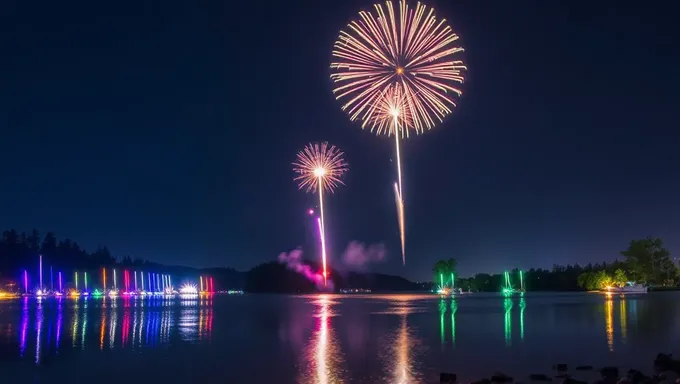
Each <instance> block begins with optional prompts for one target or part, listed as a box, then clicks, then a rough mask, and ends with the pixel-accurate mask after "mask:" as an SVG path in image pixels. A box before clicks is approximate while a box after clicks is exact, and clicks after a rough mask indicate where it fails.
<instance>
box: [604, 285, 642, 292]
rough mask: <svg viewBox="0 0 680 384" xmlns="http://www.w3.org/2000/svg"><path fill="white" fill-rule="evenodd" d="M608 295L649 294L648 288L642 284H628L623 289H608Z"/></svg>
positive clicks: (606, 290)
mask: <svg viewBox="0 0 680 384" xmlns="http://www.w3.org/2000/svg"><path fill="white" fill-rule="evenodd" d="M605 292H606V293H647V287H646V286H644V285H642V284H634V283H631V282H628V283H626V284H625V285H624V286H623V287H607V288H605Z"/></svg>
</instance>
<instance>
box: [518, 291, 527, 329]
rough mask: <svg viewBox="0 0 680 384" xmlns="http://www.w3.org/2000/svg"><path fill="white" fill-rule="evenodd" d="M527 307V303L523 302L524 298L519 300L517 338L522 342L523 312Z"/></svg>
mask: <svg viewBox="0 0 680 384" xmlns="http://www.w3.org/2000/svg"><path fill="white" fill-rule="evenodd" d="M526 307H527V303H526V302H525V301H524V297H522V298H521V299H519V337H520V339H521V340H524V310H525V309H526Z"/></svg>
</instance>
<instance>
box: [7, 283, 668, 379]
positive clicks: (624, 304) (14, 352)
mask: <svg viewBox="0 0 680 384" xmlns="http://www.w3.org/2000/svg"><path fill="white" fill-rule="evenodd" d="M677 340H680V294H677V293H650V294H647V295H640V296H627V297H619V296H614V297H606V296H603V295H599V294H527V295H526V296H524V297H520V296H516V297H513V298H503V297H500V296H498V295H491V294H489V295H485V294H472V295H465V296H463V297H461V298H457V299H454V300H452V299H444V300H442V299H440V298H439V297H437V296H434V295H355V296H344V295H313V296H260V295H245V296H215V297H214V298H212V299H207V300H206V299H203V300H198V299H195V300H185V299H170V300H162V299H144V300H139V299H137V300H135V299H126V300H123V299H117V300H114V301H111V300H110V299H87V300H85V299H79V300H72V299H62V300H56V299H44V300H42V301H37V300H36V299H24V298H22V299H15V300H10V301H7V300H6V301H0V372H2V376H3V378H7V379H9V380H8V381H7V382H12V383H14V382H16V383H23V382H43V381H48V379H49V381H50V382H87V381H89V380H92V381H97V382H120V381H121V380H125V382H126V383H148V382H149V381H150V380H154V381H157V382H158V381H159V380H163V381H165V382H168V383H170V382H172V383H174V382H201V383H213V382H223V383H256V384H259V383H329V384H330V383H436V382H438V377H439V372H441V371H452V372H457V373H458V375H459V378H461V379H462V381H465V380H474V379H478V378H481V377H484V376H488V375H489V374H491V373H492V372H493V371H496V370H500V371H503V372H506V373H509V374H512V375H515V377H516V378H524V377H526V375H528V374H529V373H536V372H538V373H549V371H550V367H551V366H552V364H554V363H569V364H571V365H577V364H588V365H593V366H596V367H599V366H603V365H618V366H621V367H625V368H628V367H636V368H639V369H642V370H645V371H649V370H650V365H651V360H652V358H653V357H654V355H655V354H656V353H657V352H659V351H664V352H673V351H674V349H675V348H677V347H678V345H677Z"/></svg>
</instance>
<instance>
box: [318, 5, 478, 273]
mask: <svg viewBox="0 0 680 384" xmlns="http://www.w3.org/2000/svg"><path fill="white" fill-rule="evenodd" d="M457 40H458V35H456V34H455V33H454V32H453V30H452V29H451V27H450V26H449V25H447V23H446V20H444V19H441V20H437V18H436V17H435V14H434V9H432V8H428V7H427V6H426V5H423V4H421V3H420V2H418V3H417V4H416V6H415V8H410V7H409V6H408V3H407V2H406V1H403V0H402V1H399V3H398V6H396V7H395V5H394V4H393V2H392V1H386V2H385V4H384V5H382V4H376V5H374V12H366V11H362V12H359V19H358V20H355V21H352V22H350V23H349V25H348V26H347V29H346V30H343V31H340V36H339V37H338V39H337V41H336V42H335V45H334V48H333V58H334V61H333V62H332V63H331V72H332V73H331V79H332V80H333V82H334V83H335V87H334V89H333V93H334V94H335V96H336V98H337V99H339V100H340V99H341V100H343V105H342V109H343V110H344V111H345V112H347V114H348V115H349V117H350V120H352V121H355V120H360V121H362V128H370V129H371V131H374V132H376V133H377V134H378V135H382V134H385V135H388V136H389V135H394V139H395V151H396V157H397V161H396V163H397V179H398V180H397V183H396V184H395V188H394V193H395V199H396V203H397V218H398V221H399V232H400V236H401V248H402V261H403V263H404V264H405V263H406V250H405V249H406V248H405V236H406V235H405V213H404V195H403V190H402V173H401V153H400V149H399V141H400V140H399V138H400V136H401V137H408V135H409V132H410V131H414V132H415V133H422V132H423V131H424V130H425V129H431V128H432V127H434V125H435V124H436V122H441V121H443V119H444V118H445V117H446V116H447V115H448V114H450V113H451V112H452V109H453V107H455V106H456V102H455V98H456V97H458V96H460V95H461V90H460V89H459V88H458V86H459V85H460V84H462V83H463V80H464V77H463V71H464V70H466V67H465V65H464V64H463V62H462V61H461V60H458V59H456V56H457V55H456V54H458V53H460V52H462V51H463V48H462V47H460V46H457V45H456V41H457Z"/></svg>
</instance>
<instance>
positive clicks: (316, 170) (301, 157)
mask: <svg viewBox="0 0 680 384" xmlns="http://www.w3.org/2000/svg"><path fill="white" fill-rule="evenodd" d="M347 170H348V167H347V163H346V162H345V160H344V159H343V153H342V152H341V151H340V150H339V149H338V148H336V147H335V146H334V145H328V143H327V142H323V143H321V144H311V143H310V144H308V145H307V146H305V148H304V149H303V150H302V151H300V152H299V153H298V155H297V161H295V162H294V163H293V171H295V173H297V174H298V176H297V177H295V181H297V182H298V183H299V184H298V185H299V188H300V189H306V190H307V192H317V191H318V192H322V193H323V192H324V191H325V192H328V193H333V191H335V188H337V187H338V185H340V184H343V182H342V180H341V177H342V174H343V173H345V172H346V171H347Z"/></svg>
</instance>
